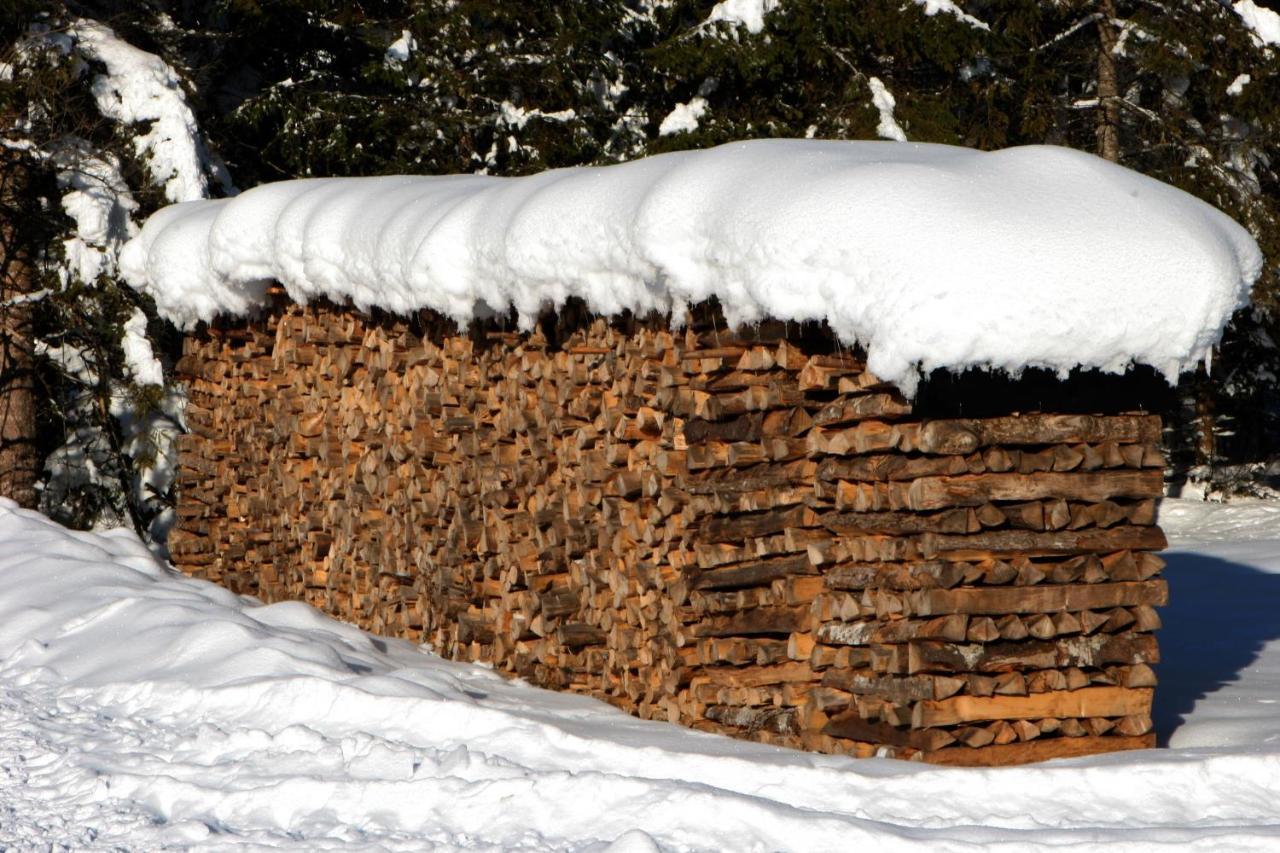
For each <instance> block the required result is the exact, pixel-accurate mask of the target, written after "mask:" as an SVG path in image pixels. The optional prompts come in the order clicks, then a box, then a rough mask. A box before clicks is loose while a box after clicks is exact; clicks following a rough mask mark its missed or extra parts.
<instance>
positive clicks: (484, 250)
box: [121, 140, 1262, 393]
mask: <svg viewBox="0 0 1280 853" xmlns="http://www.w3.org/2000/svg"><path fill="white" fill-rule="evenodd" d="M1261 267H1262V255H1261V253H1260V251H1259V249H1258V246H1257V244H1256V243H1255V242H1254V240H1253V238H1252V237H1250V235H1249V234H1248V232H1246V231H1245V229H1244V228H1242V227H1241V226H1239V225H1238V224H1236V223H1235V222H1234V221H1232V220H1231V219H1230V218H1229V217H1228V216H1226V215H1225V214H1223V213H1222V212H1220V211H1218V210H1217V209H1215V208H1213V207H1212V206H1210V205H1208V204H1206V203H1204V202H1202V201H1199V200H1198V199H1196V198H1194V197H1192V196H1190V195H1188V194H1187V193H1185V192H1183V191H1182V190H1179V189H1176V188H1174V187H1171V186H1168V185H1166V184H1163V183H1161V182H1159V181H1156V180H1154V179H1152V178H1148V177H1145V176H1143V175H1140V174H1138V173H1136V172H1133V171H1130V170H1128V169H1125V168H1123V167H1120V166H1117V165H1115V164H1113V163H1109V162H1107V161H1105V160H1102V159H1099V158H1097V157H1094V156H1093V155H1090V154H1086V153H1083V152H1080V151H1074V150H1071V149H1067V148H1058V147H1052V146H1027V147H1021V148H1010V149H1005V150H1003V151H995V152H981V151H974V150H970V149H965V148H955V147H951V146H946V145H928V144H915V143H905V144H904V143H890V142H829V141H827V142H824V141H812V140H761V141H753V142H738V143H732V144H728V145H722V146H720V147H718V148H712V149H708V150H704V151H685V152H679V153H672V154H661V155H657V156H654V157H648V158H645V159H642V160H636V161H633V162H630V163H623V164H619V165H614V166H603V167H582V168H571V169H557V170H553V171H548V172H543V173H541V174H537V175H530V176H528V177H521V178H497V177H488V176H478V175H455V176H446V177H422V176H411V177H406V176H394V177H377V178H332V179H309V180H296V181H285V182H281V183H275V184H268V185H264V186H260V187H258V188H256V189H252V190H249V191H248V192H245V193H243V194H242V195H240V196H237V197H236V198H234V199H228V200H219V201H196V202H190V203H186V204H179V205H173V206H171V207H168V208H165V209H164V210H161V211H160V212H158V213H156V214H155V215H154V216H152V217H151V219H150V220H149V221H148V222H147V224H146V226H145V227H144V228H143V230H142V233H141V234H140V235H139V236H138V237H137V238H135V239H134V240H133V241H131V242H130V243H129V244H128V245H127V246H126V247H125V249H124V252H123V255H122V258H121V269H122V271H123V273H124V275H125V278H126V279H127V280H128V281H129V283H130V284H132V285H133V286H134V287H135V288H137V289H139V290H141V291H143V292H145V293H149V294H151V295H152V296H153V297H154V298H155V300H156V304H157V307H158V308H159V310H160V312H161V313H162V314H163V315H164V316H166V317H168V318H169V319H171V320H172V321H174V322H175V323H177V324H178V325H180V326H183V327H190V326H192V325H193V324H195V323H196V322H197V321H199V320H209V319H212V318H213V317H214V316H216V315H219V314H244V313H246V312H249V311H251V310H253V309H254V308H255V307H256V306H258V305H260V304H261V303H262V301H263V298H264V294H265V291H266V287H267V284H268V283H269V282H271V281H273V280H274V281H279V282H280V283H281V284H282V285H283V286H284V288H285V289H286V290H287V291H288V293H289V295H290V296H291V297H292V298H293V299H295V300H297V301H299V302H306V301H308V300H311V299H314V298H317V297H328V298H330V299H333V300H336V301H343V300H349V301H350V302H352V303H354V304H355V305H356V306H357V307H358V308H360V309H369V308H374V307H377V308H382V309H385V310H388V311H391V312H396V313H408V312H412V311H415V310H418V309H422V308H431V309H434V310H436V311H439V312H441V313H442V314H445V315H447V316H449V317H452V318H453V319H455V320H457V321H458V322H466V321H468V320H470V319H472V318H474V317H476V316H486V315H488V314H490V313H492V312H505V311H506V310H508V309H509V308H514V309H515V311H516V313H517V314H518V316H519V319H520V323H521V325H522V326H523V327H526V328H527V327H530V326H531V325H532V324H533V322H534V320H535V319H536V318H537V316H538V315H539V314H540V313H541V312H543V311H545V310H547V309H553V308H556V307H558V306H561V305H563V304H564V302H565V300H567V299H568V298H570V297H574V296H577V297H581V298H582V299H584V300H585V301H586V303H587V305H588V306H590V308H591V309H592V310H594V311H597V312H599V313H601V314H616V313H618V312H621V311H624V310H628V309H630V310H632V311H636V312H640V313H645V312H648V311H655V310H656V311H662V312H668V311H671V312H674V315H675V316H677V317H678V316H679V315H680V309H681V308H682V306H685V305H688V304H693V303H696V302H700V301H703V300H705V299H708V298H710V297H712V296H715V297H718V298H719V300H720V304H721V305H722V306H723V308H724V311H725V315H726V319H727V320H728V322H729V323H731V324H735V325H736V324H742V323H751V322H754V321H758V320H761V319H763V318H766V317H772V318H777V319H787V320H825V321H827V322H828V323H829V324H830V325H831V328H832V330H833V331H834V332H835V333H836V335H838V336H839V337H840V338H841V339H842V340H844V341H845V342H846V343H849V344H854V343H856V344H860V345H861V346H863V347H864V348H865V349H866V351H867V355H868V367H869V369H870V370H871V371H872V372H874V373H875V374H877V375H879V376H880V377H882V378H884V379H886V380H888V381H892V382H895V383H897V384H898V385H899V386H900V387H902V388H903V389H904V390H905V391H906V392H907V393H911V392H912V391H913V390H914V387H915V384H916V381H917V379H918V377H919V375H920V371H921V370H924V371H929V370H932V369H934V368H939V367H945V368H951V369H956V370H959V369H964V368H967V367H985V368H995V369H1001V368H1003V369H1006V370H1010V371H1018V370H1021V369H1022V368H1025V367H1029V366H1034V367H1045V368H1049V369H1052V370H1056V371H1059V372H1065V371H1068V370H1070V369H1071V368H1073V367H1076V366H1082V367H1087V368H1088V367H1096V368H1100V369H1102V370H1106V371H1112V372H1120V371H1123V370H1125V369H1127V368H1128V367H1129V366H1130V365H1131V364H1134V363H1143V364H1149V365H1152V366H1153V367H1155V368H1156V369H1158V370H1159V371H1160V372H1161V373H1162V374H1164V376H1165V377H1167V378H1168V379H1169V380H1170V381H1172V380H1173V379H1174V378H1175V377H1176V376H1177V375H1178V374H1179V373H1180V372H1182V371H1183V370H1185V369H1187V368H1189V367H1192V366H1194V365H1195V364H1196V363H1197V362H1199V361H1201V360H1204V359H1205V358H1206V357H1207V356H1208V354H1209V351H1210V348H1211V347H1212V346H1213V345H1214V344H1215V343H1216V342H1217V341H1218V339H1219V337H1220V335H1221V333H1222V328H1223V326H1224V325H1225V324H1226V322H1227V320H1228V319H1229V318H1230V316H1231V313H1232V312H1233V311H1234V310H1235V309H1236V308H1238V307H1240V306H1242V305H1244V304H1245V303H1246V301H1247V299H1248V293H1249V289H1250V287H1251V286H1252V284H1253V281H1254V280H1255V279H1256V278H1257V276H1258V274H1259V271H1260V270H1261Z"/></svg>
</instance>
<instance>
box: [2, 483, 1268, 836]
mask: <svg viewBox="0 0 1280 853" xmlns="http://www.w3.org/2000/svg"><path fill="white" fill-rule="evenodd" d="M1262 544H1263V545H1264V546H1266V547H1265V548H1264V552H1265V554H1266V560H1267V563H1266V565H1267V566H1268V568H1267V569H1266V570H1265V573H1264V572H1263V570H1261V569H1259V570H1257V571H1254V570H1248V571H1252V572H1253V574H1254V575H1256V577H1255V580H1254V582H1253V585H1252V586H1250V587H1249V588H1248V592H1246V593H1243V594H1241V595H1238V596H1237V598H1234V599H1226V600H1224V599H1223V596H1224V595H1227V596H1230V594H1231V590H1232V589H1233V588H1235V587H1236V586H1237V584H1232V583H1225V584H1224V583H1223V582H1222V572H1223V571H1224V565H1225V564H1223V563H1221V562H1206V563H1204V565H1203V566H1202V567H1201V568H1196V569H1195V571H1194V572H1192V573H1193V574H1195V575H1198V576H1201V577H1202V578H1203V584H1202V589H1198V590H1197V597H1196V598H1195V599H1194V601H1195V603H1194V604H1192V605H1191V607H1190V614H1191V615H1192V616H1193V617H1194V618H1193V619H1191V620H1190V622H1191V625H1190V626H1189V628H1190V630H1188V631H1187V632H1186V634H1185V635H1184V636H1182V638H1181V646H1180V645H1179V643H1178V642H1177V640H1176V639H1175V638H1176V637H1177V634H1176V633H1173V632H1174V631H1175V625H1174V624H1173V623H1174V621H1175V620H1170V621H1171V624H1170V625H1169V627H1168V629H1167V630H1166V633H1165V635H1164V637H1163V638H1162V641H1161V642H1162V647H1163V648H1164V649H1165V650H1166V651H1167V652H1168V653H1169V655H1170V658H1171V661H1170V662H1171V663H1175V664H1176V661H1177V660H1178V659H1184V670H1185V672H1186V673H1187V674H1186V675H1184V676H1183V677H1184V679H1185V684H1179V683H1178V681H1177V679H1175V678H1173V677H1171V676H1167V675H1166V672H1168V669H1167V668H1166V669H1162V670H1161V685H1160V692H1159V693H1158V694H1157V696H1158V697H1160V696H1168V695H1178V692H1179V691H1181V693H1182V694H1185V695H1187V696H1198V697H1200V699H1199V700H1197V702H1198V703H1197V705H1196V707H1195V711H1194V713H1192V714H1191V715H1190V716H1191V719H1190V721H1189V725H1186V726H1183V728H1182V729H1179V731H1178V732H1175V733H1174V737H1173V740H1174V741H1175V742H1176V745H1177V746H1178V747H1179V748H1178V749H1173V750H1161V751H1156V750H1147V751H1142V752H1135V753H1129V754H1112V755H1103V756H1095V757H1092V758H1083V759H1073V760H1069V761H1056V762H1050V763H1047V764H1043V765H1039V766H1028V767H1014V768H1001V769H972V770H959V769H948V768H930V767H926V766H922V765H919V764H912V763H908V762H896V761H885V760H878V759H867V760H864V761H855V760H852V759H846V758H840V757H835V756H824V755H812V754H806V753H802V752H795V751H791V750H783V749H776V748H773V747H767V746H763V745H760V744H752V743H745V742H742V741H735V740H732V739H730V738H726V737H719V736H715V735H708V734H702V733H699V732H694V731H690V730H687V729H681V728H678V727H676V726H671V725H667V724H661V723H654V722H646V721H643V720H638V719H635V718H632V717H629V716H627V715H625V714H623V713H621V712H620V711H617V710H616V709H614V708H611V707H610V706H608V705H606V704H604V703H601V702H596V701H594V700H591V699H587V698H584V697H581V696H572V695H567V694H561V693H551V692H547V691H543V690H537V689H534V688H531V687H529V686H527V685H525V684H522V683H520V682H515V681H508V680H504V679H503V678H501V677H499V676H498V675H496V674H495V673H494V672H493V671H492V670H489V669H486V668H484V667H480V666H474V665H464V664H458V663H450V662H448V661H445V660H442V659H440V658H439V657H437V656H435V655H432V654H430V653H429V652H427V651H426V650H424V649H422V648H419V647H415V646H413V645H411V644H409V643H407V642H404V641H400V640H390V639H382V638H377V637H372V636H370V635H368V634H365V633H362V632H361V631H358V630H356V629H355V628H352V627H350V626H346V625H342V624H340V623H337V622H334V621H332V620H330V619H328V618H326V617H324V616H322V615H321V614H319V613H317V612H316V611H314V610H312V609H311V608H310V607H307V606H305V605H303V604H300V603H292V602H291V603H280V604H272V605H267V606H264V605H262V604H259V603H258V602H256V601H254V600H253V599H249V598H244V597H240V596H237V595H234V594H232V593H231V592H228V591H227V590H224V589H221V588H219V587H217V586H214V585H213V584H210V583H207V582H204V581H198V580H192V579H189V578H185V577H183V576H181V575H180V574H178V573H176V572H174V571H173V570H172V569H170V568H168V567H167V566H164V565H162V564H160V563H158V562H156V560H155V559H154V558H153V557H152V556H151V554H150V553H148V551H147V549H146V547H145V546H144V545H143V544H142V543H141V542H139V541H138V539H137V538H136V537H135V536H134V535H133V534H131V533H129V532H127V531H125V530H119V529H118V530H112V531H108V532H106V533H77V532H72V531H68V530H65V529H63V528H61V527H59V526H58V525H56V524H54V523H52V522H50V521H48V520H47V519H45V518H43V517H42V516H39V515H37V514H35V513H31V512H26V511H23V510H19V509H17V508H16V507H15V506H14V504H13V503H12V502H10V501H7V500H5V499H3V498H0V848H4V849H17V850H34V849H87V848H92V849H128V850H136V851H143V850H158V849H174V848H175V847H176V848H182V849H186V848H188V847H191V846H197V847H200V848H204V849H218V850H228V849H241V848H243V849H253V850H268V849H271V850H274V849H294V850H338V849H360V850H384V851H397V850H423V849H432V848H436V847H439V848H442V849H467V850H538V851H543V850H597V851H599V850H603V849H605V845H607V844H610V843H613V844H614V845H616V846H615V847H613V848H612V849H616V850H645V851H649V850H656V849H661V850H723V849H731V850H743V851H766V850H784V849H786V850H813V851H825V850H831V851H837V850H848V849H851V848H856V847H866V848H867V849H873V850H886V851H888V850H912V851H936V850H955V851H959V850H977V849H982V850H1010V851H1013V850H1017V851H1028V850H1055V851H1062V850H1067V849H1072V850H1074V849H1086V850H1088V849H1100V848H1106V849H1119V848H1127V849H1143V850H1151V849H1166V848H1167V849H1170V850H1174V849H1176V850H1179V851H1184V850H1264V849H1272V850H1274V849H1275V845H1276V843H1277V841H1280V825H1278V824H1277V821H1276V810H1275V791H1277V790H1280V752H1277V744H1280V720H1278V719H1277V717H1276V715H1275V712H1274V705H1273V703H1274V702H1275V699H1274V697H1275V695H1276V685H1277V684H1280V666H1278V665H1277V661H1280V640H1271V641H1269V642H1267V643H1266V644H1265V646H1264V647H1263V648H1262V649H1261V651H1260V652H1259V656H1258V659H1257V661H1256V662H1255V663H1254V665H1252V666H1251V667H1249V668H1248V669H1247V670H1245V671H1243V672H1242V674H1241V677H1240V678H1239V679H1238V680H1233V681H1234V682H1238V683H1232V684H1227V685H1225V686H1218V687H1216V688H1215V690H1214V691H1213V693H1212V694H1211V695H1209V696H1205V694H1204V691H1203V689H1202V688H1201V687H1197V685H1201V686H1202V685H1204V684H1205V683H1206V681H1205V673H1203V672H1200V673H1198V674H1197V667H1201V668H1203V667H1206V666H1207V667H1208V671H1209V673H1210V674H1213V673H1220V672H1221V666H1220V660H1219V658H1220V657H1221V654H1222V650H1221V649H1219V648H1217V647H1215V646H1213V645H1212V644H1206V642H1205V636H1211V637H1217V636H1229V635H1230V631H1225V632H1223V633H1214V632H1206V631H1205V630H1204V629H1203V628H1202V627H1201V626H1202V625H1203V623H1204V619H1205V617H1206V616H1214V615H1215V614H1216V616H1217V617H1218V618H1219V621H1220V622H1221V623H1224V625H1225V624H1227V623H1230V622H1231V621H1232V620H1238V619H1240V618H1242V616H1244V617H1247V618H1248V619H1249V620H1251V621H1250V624H1254V625H1256V626H1257V629H1256V630H1255V632H1254V633H1255V634H1256V635H1257V637H1256V638H1257V639H1258V640H1259V642H1261V640H1262V639H1264V638H1268V637H1272V636H1273V635H1274V634H1275V633H1276V632H1275V631H1270V632H1264V633H1261V634H1259V633H1257V632H1258V631H1261V630H1263V628H1262V626H1264V625H1265V623H1266V622H1267V620H1266V618H1265V614H1266V613H1268V612H1270V611H1271V610H1272V609H1274V608H1273V604H1274V598H1273V596H1270V595H1269V594H1268V593H1266V591H1265V590H1267V589H1274V586H1275V584H1274V583H1269V585H1268V586H1259V585H1258V584H1259V583H1260V582H1264V581H1265V582H1271V581H1280V575H1276V574H1274V573H1275V572H1276V571H1277V570H1278V569H1280V551H1277V549H1276V547H1275V546H1276V545H1277V544H1278V543H1276V542H1275V541H1272V542H1268V543H1262ZM1264 552H1258V553H1264ZM1237 559H1240V560H1244V559H1246V557H1244V556H1240V557H1237ZM1176 568H1177V567H1176V566H1175V565H1174V564H1173V563H1171V566H1170V569H1171V571H1172V570H1174V569H1176ZM1187 568H1188V569H1189V570H1190V569H1193V568H1195V564H1193V563H1188V566H1187ZM1236 569H1237V571H1246V569H1244V568H1243V567H1240V566H1237V567H1236ZM1205 602H1208V604H1206V603H1205ZM1206 607H1207V608H1208V609H1209V612H1208V613H1206V612H1204V609H1203V608H1206ZM1242 607H1243V608H1244V610H1241V608H1242ZM1213 627H1214V630H1215V631H1216V630H1217V629H1218V628H1220V627H1223V625H1219V624H1218V623H1214V626H1213ZM1180 647H1181V648H1186V649H1192V650H1200V651H1198V652H1197V656H1195V657H1193V658H1192V659H1190V660H1185V655H1181V656H1180V655H1179V654H1178V653H1177V650H1178V649H1179V648H1180ZM1206 649H1207V650H1206ZM1162 666H1164V664H1162ZM1177 672H1179V670H1178V669H1177V668H1174V669H1173V673H1177ZM1158 701H1159V699H1158ZM1197 721H1200V722H1197ZM1184 730H1185V731H1187V732H1188V733H1187V734H1186V735H1182V734H1180V732H1182V731H1184Z"/></svg>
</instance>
